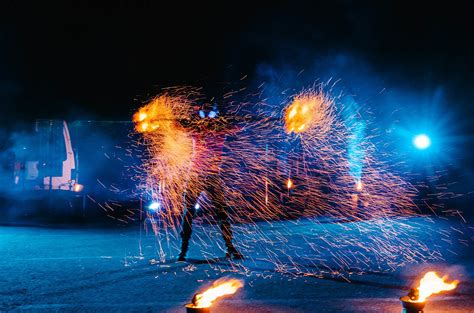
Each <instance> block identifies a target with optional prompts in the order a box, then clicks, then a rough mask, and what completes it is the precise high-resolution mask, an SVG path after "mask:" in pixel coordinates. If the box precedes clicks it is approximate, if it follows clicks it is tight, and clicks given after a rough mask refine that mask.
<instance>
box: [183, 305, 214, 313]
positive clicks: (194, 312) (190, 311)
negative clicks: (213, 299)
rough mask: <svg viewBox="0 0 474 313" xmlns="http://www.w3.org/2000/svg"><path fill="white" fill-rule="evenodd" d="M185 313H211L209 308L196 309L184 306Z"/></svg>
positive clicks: (191, 306) (192, 306)
mask: <svg viewBox="0 0 474 313" xmlns="http://www.w3.org/2000/svg"><path fill="white" fill-rule="evenodd" d="M186 313H211V308H210V307H208V308H197V307H195V306H194V304H192V303H189V304H186Z"/></svg>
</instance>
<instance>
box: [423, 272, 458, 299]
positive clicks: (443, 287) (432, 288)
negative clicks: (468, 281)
mask: <svg viewBox="0 0 474 313" xmlns="http://www.w3.org/2000/svg"><path fill="white" fill-rule="evenodd" d="M446 278H447V276H444V277H443V278H440V277H439V276H438V275H437V274H436V272H428V273H426V274H425V276H424V277H423V278H422V279H421V280H420V285H419V286H418V287H417V288H416V289H418V291H419V296H418V299H417V300H415V301H416V302H424V301H426V298H428V297H429V296H431V295H432V294H435V293H440V292H441V291H448V290H453V289H454V288H456V286H457V285H458V283H459V281H457V280H455V281H452V282H451V283H447V282H446V281H445V280H446Z"/></svg>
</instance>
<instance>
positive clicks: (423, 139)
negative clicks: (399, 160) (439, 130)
mask: <svg viewBox="0 0 474 313" xmlns="http://www.w3.org/2000/svg"><path fill="white" fill-rule="evenodd" d="M413 145H415V147H416V148H417V149H420V150H425V149H427V148H429V146H430V145H431V139H430V137H428V136H427V135H425V134H420V135H416V136H415V138H413Z"/></svg>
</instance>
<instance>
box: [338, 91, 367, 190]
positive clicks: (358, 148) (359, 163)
mask: <svg viewBox="0 0 474 313" xmlns="http://www.w3.org/2000/svg"><path fill="white" fill-rule="evenodd" d="M342 100H343V103H344V108H343V110H342V116H343V119H344V125H345V126H346V128H347V129H349V133H350V136H349V139H348V142H347V158H348V160H349V171H350V174H351V175H352V177H354V180H355V182H359V181H361V178H362V171H363V168H364V157H365V151H364V147H363V145H364V137H365V129H366V124H365V122H364V121H363V119H362V118H361V116H360V115H359V106H358V104H357V102H356V101H355V100H354V98H353V97H352V96H349V95H346V96H344V98H343V99H342Z"/></svg>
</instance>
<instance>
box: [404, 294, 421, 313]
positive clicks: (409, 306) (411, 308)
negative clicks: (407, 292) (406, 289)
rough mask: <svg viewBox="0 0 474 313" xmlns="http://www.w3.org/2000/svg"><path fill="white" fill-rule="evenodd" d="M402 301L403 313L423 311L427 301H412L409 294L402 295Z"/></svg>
mask: <svg viewBox="0 0 474 313" xmlns="http://www.w3.org/2000/svg"><path fill="white" fill-rule="evenodd" d="M400 301H402V306H403V310H402V313H423V309H424V308H425V302H416V301H412V300H411V299H410V297H409V296H403V297H401V298H400Z"/></svg>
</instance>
